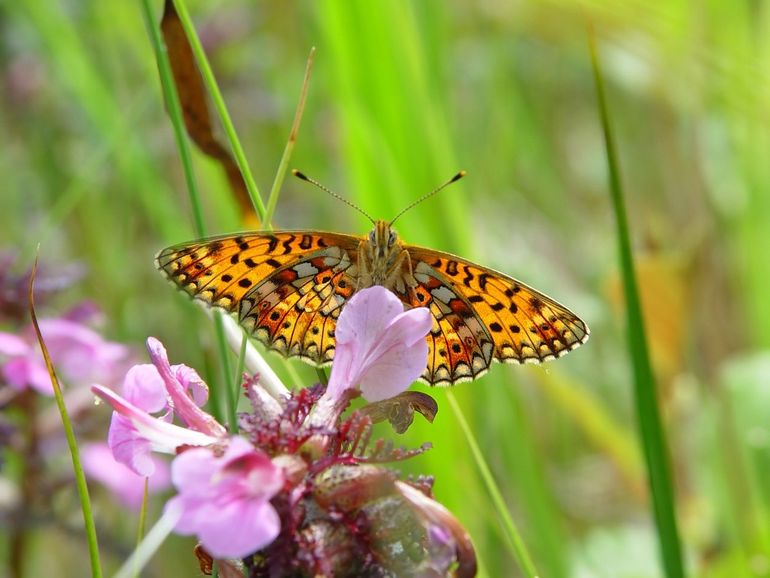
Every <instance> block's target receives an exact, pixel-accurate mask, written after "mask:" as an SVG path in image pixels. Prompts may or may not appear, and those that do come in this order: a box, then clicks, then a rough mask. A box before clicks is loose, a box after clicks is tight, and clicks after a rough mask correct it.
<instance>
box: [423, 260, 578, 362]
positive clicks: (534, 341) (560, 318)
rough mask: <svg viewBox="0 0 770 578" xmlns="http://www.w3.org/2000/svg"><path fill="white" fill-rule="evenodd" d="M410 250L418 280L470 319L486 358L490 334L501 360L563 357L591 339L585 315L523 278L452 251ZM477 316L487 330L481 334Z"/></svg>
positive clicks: (449, 305)
mask: <svg viewBox="0 0 770 578" xmlns="http://www.w3.org/2000/svg"><path fill="white" fill-rule="evenodd" d="M409 253H410V255H411V259H412V267H413V270H414V277H415V280H416V281H417V282H418V283H419V284H420V285H421V286H423V287H425V288H427V289H428V291H427V292H428V293H430V295H431V297H432V298H433V300H434V301H435V300H440V301H445V304H446V305H447V306H448V307H449V308H450V309H452V310H456V311H458V312H459V314H460V316H461V317H462V318H463V319H464V320H466V323H465V325H466V326H468V327H469V328H470V329H471V331H472V332H474V333H475V334H476V335H475V336H476V341H477V342H478V343H479V345H480V346H481V349H482V357H483V358H484V359H486V355H484V353H485V352H484V351H483V348H484V346H485V345H486V344H487V342H488V341H489V340H491V341H492V342H493V343H494V349H493V356H494V358H495V359H497V360H499V361H503V362H508V363H523V362H533V363H539V362H543V361H548V360H549V359H553V358H555V357H560V356H561V355H564V354H565V353H567V352H568V351H570V350H572V349H574V348H575V347H577V346H578V345H580V344H581V343H584V342H585V341H586V340H587V339H588V328H587V326H586V325H585V323H583V321H582V320H580V318H578V317H577V316H576V315H575V314H574V313H572V312H571V311H570V310H569V309H567V308H566V307H564V306H563V305H560V304H559V303H557V302H556V301H554V300H553V299H551V298H550V297H548V296H546V295H544V294H542V293H540V292H538V291H536V290H534V289H532V288H531V287H528V286H527V285H525V284H523V283H521V282H520V281H517V280H515V279H513V278H511V277H508V276H507V275H504V274H502V273H499V272H497V271H493V270H492V269H487V268H485V267H481V266H479V265H476V264H474V263H471V262H469V261H466V260H464V259H461V258H459V257H455V256H454V255H450V254H448V253H442V252H439V251H433V250H430V249H422V248H417V247H409ZM439 284H440V285H439ZM478 322H480V324H481V326H482V328H483V330H484V333H485V334H484V335H481V334H478V325H477V323H478ZM460 328H461V329H463V326H462V325H460ZM447 340H449V341H451V340H454V336H452V335H451V334H450V335H449V336H448V337H447ZM464 361H465V362H466V363H467V361H468V360H467V359H466V360H464ZM449 367H452V365H451V364H450V366H449ZM458 377H460V376H458Z"/></svg>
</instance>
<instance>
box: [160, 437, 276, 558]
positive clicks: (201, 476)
mask: <svg viewBox="0 0 770 578" xmlns="http://www.w3.org/2000/svg"><path fill="white" fill-rule="evenodd" d="M171 479H172V481H173V483H174V486H176V488H177V490H178V491H179V494H178V495H177V496H175V497H173V498H172V499H171V500H169V502H168V504H167V505H166V507H167V508H173V509H175V510H177V511H178V512H179V513H180V514H181V518H180V519H179V521H178V522H177V525H176V531H177V532H178V533H180V534H195V535H197V536H198V539H199V540H200V542H201V544H203V547H204V548H205V549H206V550H207V551H208V552H209V553H210V554H211V555H212V556H214V558H243V557H245V556H247V555H249V554H251V553H253V552H256V551H257V550H260V549H262V548H264V547H265V546H267V545H268V544H270V543H271V542H272V541H273V540H274V539H275V538H276V536H278V533H279V532H280V529H281V522H280V519H279V517H278V514H277V512H276V511H275V508H273V506H272V505H271V504H270V499H272V497H273V496H275V495H276V494H277V493H278V492H279V491H280V490H281V489H282V487H283V484H284V476H283V471H282V469H281V468H279V467H277V466H275V465H274V464H273V463H272V462H271V461H270V458H269V457H268V456H267V455H266V454H264V453H263V452H261V451H260V450H258V449H256V448H254V446H252V445H251V444H250V443H249V442H248V441H246V440H245V439H244V438H241V437H234V438H232V439H231V440H230V443H229V445H228V447H227V450H226V451H225V453H224V454H223V455H221V456H217V455H215V453H214V452H213V451H212V450H211V449H209V448H193V449H189V450H187V451H185V452H183V453H182V454H180V455H179V456H177V458H176V459H175V460H174V461H173V463H172V464H171Z"/></svg>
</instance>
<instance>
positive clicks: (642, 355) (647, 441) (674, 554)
mask: <svg viewBox="0 0 770 578" xmlns="http://www.w3.org/2000/svg"><path fill="white" fill-rule="evenodd" d="M588 40H589V51H590V54H591V65H592V68H593V74H594V82H595V85H596V94H597V105H598V108H599V115H600V117H601V123H602V131H603V133H604V142H605V148H606V152H607V168H608V172H609V180H610V183H609V184H610V197H611V200H612V208H613V210H614V213H615V219H616V222H617V236H618V248H619V257H620V269H621V274H622V278H623V291H624V296H625V304H626V315H627V319H626V323H627V332H628V348H629V353H630V356H631V361H632V364H633V378H634V398H635V402H636V403H635V409H636V414H637V419H638V422H639V429H640V432H641V441H642V447H643V450H644V457H645V460H646V464H647V475H648V478H649V484H650V490H651V492H652V505H653V513H654V517H655V523H656V525H657V529H658V542H659V545H660V551H661V555H662V559H663V567H664V569H665V572H666V576H667V577H668V578H682V577H683V576H684V575H685V574H684V565H683V564H682V553H681V546H680V542H679V532H678V530H677V524H676V512H675V510H674V492H673V488H672V484H671V474H670V471H669V464H668V453H667V450H666V436H665V432H664V431H663V425H662V422H661V418H660V412H659V410H658V400H657V395H656V389H655V379H654V377H653V373H652V366H651V364H650V355H649V352H648V349H647V338H646V335H645V331H644V322H643V318H642V307H641V302H640V299H639V289H638V287H637V283H636V273H635V271H634V262H633V256H632V253H631V240H630V234H629V228H628V220H627V217H626V208H625V202H624V198H623V190H622V186H621V182H620V169H619V167H618V161H617V155H616V152H615V142H614V137H613V133H612V125H611V122H610V118H609V111H608V109H607V102H606V99H605V94H604V80H603V78H602V74H601V69H600V66H599V59H598V56H597V50H596V41H595V38H594V33H593V30H589V33H588Z"/></svg>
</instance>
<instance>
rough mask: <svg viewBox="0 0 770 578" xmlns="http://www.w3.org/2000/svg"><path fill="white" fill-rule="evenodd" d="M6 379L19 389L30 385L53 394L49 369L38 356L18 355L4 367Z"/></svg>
mask: <svg viewBox="0 0 770 578" xmlns="http://www.w3.org/2000/svg"><path fill="white" fill-rule="evenodd" d="M2 373H3V378H4V380H5V381H6V382H7V383H8V385H10V386H11V387H13V388H14V389H16V390H18V391H23V390H25V389H27V388H28V387H31V388H33V389H34V390H36V391H37V392H38V393H41V394H43V395H53V385H52V384H51V376H50V375H49V374H48V369H46V367H45V365H43V364H42V362H40V361H38V360H37V359H36V357H17V358H15V359H11V360H10V361H9V362H7V363H6V364H5V365H3V368H2Z"/></svg>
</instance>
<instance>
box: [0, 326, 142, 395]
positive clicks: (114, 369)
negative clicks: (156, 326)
mask: <svg viewBox="0 0 770 578" xmlns="http://www.w3.org/2000/svg"><path fill="white" fill-rule="evenodd" d="M40 331H41V333H42V334H43V338H44V339H45V342H46V345H47V346H48V350H49V352H50V354H51V359H52V361H53V363H54V366H55V367H56V370H57V372H58V374H59V376H60V377H61V378H62V380H63V381H64V382H68V383H71V384H75V383H80V384H84V383H90V382H94V381H99V382H106V383H111V382H113V381H114V380H115V378H116V376H117V375H118V373H119V372H120V371H121V370H122V368H123V362H124V361H125V359H126V358H127V356H128V349H127V348H126V347H125V346H123V345H120V344H118V343H113V342H110V341H105V340H104V339H103V338H102V337H101V336H100V335H99V334H98V333H96V332H95V331H93V330H92V329H90V328H88V327H86V326H85V325H82V324H81V323H78V322H76V321H71V320H69V319H42V320H40ZM0 357H5V358H7V361H6V362H5V363H3V365H2V367H1V368H0V373H2V377H3V380H4V381H5V382H6V383H8V384H9V385H10V386H11V387H13V388H14V389H17V390H19V391H22V390H24V389H27V388H30V387H31V388H33V389H35V390H36V391H38V392H39V393H42V394H45V395H53V388H52V387H51V380H50V378H49V376H48V371H47V370H46V367H45V363H44V361H43V356H42V354H41V353H40V347H39V346H38V343H37V338H36V337H35V333H34V331H33V330H32V329H31V328H27V329H26V330H25V331H24V332H23V333H22V335H21V336H17V335H13V334H10V333H0Z"/></svg>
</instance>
